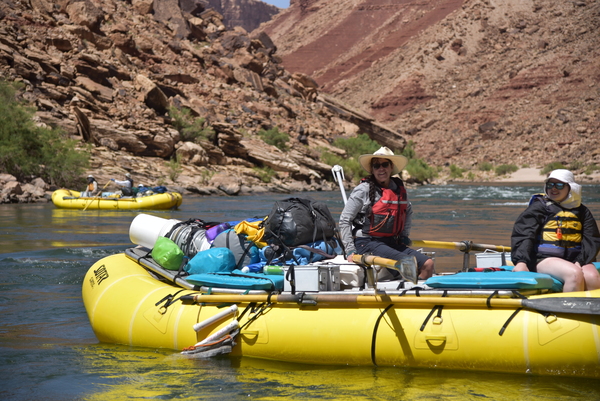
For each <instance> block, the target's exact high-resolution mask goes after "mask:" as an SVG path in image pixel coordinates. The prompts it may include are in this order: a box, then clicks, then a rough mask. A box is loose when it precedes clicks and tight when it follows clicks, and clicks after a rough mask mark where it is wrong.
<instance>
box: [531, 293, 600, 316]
mask: <svg viewBox="0 0 600 401" xmlns="http://www.w3.org/2000/svg"><path fill="white" fill-rule="evenodd" d="M522 305H523V306H524V307H526V308H529V309H534V310H537V311H540V312H551V313H569V314H579V315H600V298H590V297H581V298H578V297H564V298H563V297H561V298H539V299H524V300H523V301H522Z"/></svg>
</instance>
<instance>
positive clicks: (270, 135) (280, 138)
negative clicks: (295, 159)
mask: <svg viewBox="0 0 600 401" xmlns="http://www.w3.org/2000/svg"><path fill="white" fill-rule="evenodd" d="M258 135H259V136H260V137H261V138H262V140H263V141H265V143H267V144H269V145H273V146H275V147H276V148H277V149H279V150H281V151H283V152H287V151H288V150H289V147H288V145H287V143H288V142H289V141H290V136H289V134H288V133H286V132H281V131H279V128H277V127H275V128H271V129H270V130H268V131H265V130H260V131H258Z"/></svg>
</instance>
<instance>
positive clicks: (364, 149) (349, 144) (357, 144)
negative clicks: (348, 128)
mask: <svg viewBox="0 0 600 401" xmlns="http://www.w3.org/2000/svg"><path fill="white" fill-rule="evenodd" d="M333 145H334V146H336V147H338V148H340V149H343V150H345V151H346V154H347V155H348V158H350V157H352V158H354V159H356V160H358V157H359V156H360V155H366V154H369V153H375V152H376V151H377V150H378V149H379V148H380V147H381V145H379V144H378V143H377V142H375V141H374V140H372V139H371V138H369V136H368V135H367V134H359V135H357V136H355V137H351V138H337V139H336V140H334V141H333Z"/></svg>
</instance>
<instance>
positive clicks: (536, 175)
mask: <svg viewBox="0 0 600 401" xmlns="http://www.w3.org/2000/svg"><path fill="white" fill-rule="evenodd" d="M540 171H541V169H539V168H522V169H519V170H518V171H516V172H514V173H512V174H510V175H507V176H506V177H498V179H497V181H498V182H544V180H545V179H546V177H547V175H546V174H543V175H542V174H540ZM575 181H576V182H578V183H580V184H597V183H600V173H595V174H590V175H584V174H580V175H576V176H575Z"/></svg>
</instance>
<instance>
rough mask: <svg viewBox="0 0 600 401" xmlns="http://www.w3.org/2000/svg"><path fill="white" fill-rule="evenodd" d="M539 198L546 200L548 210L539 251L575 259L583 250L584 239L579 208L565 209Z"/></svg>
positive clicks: (539, 241) (540, 238)
mask: <svg viewBox="0 0 600 401" xmlns="http://www.w3.org/2000/svg"><path fill="white" fill-rule="evenodd" d="M538 199H539V200H540V201H542V202H544V204H545V206H546V210H547V211H548V215H547V217H546V222H545V223H544V226H543V227H542V230H541V233H540V235H539V238H538V248H537V251H538V253H539V254H541V255H543V256H554V257H559V258H563V259H566V260H569V261H571V262H572V261H574V260H575V258H576V257H577V255H579V253H580V252H581V242H582V240H583V223H582V221H581V218H580V212H579V208H575V209H563V208H561V207H560V206H559V205H558V204H556V203H554V202H552V201H548V200H547V199H543V198H542V197H539V198H538Z"/></svg>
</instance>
